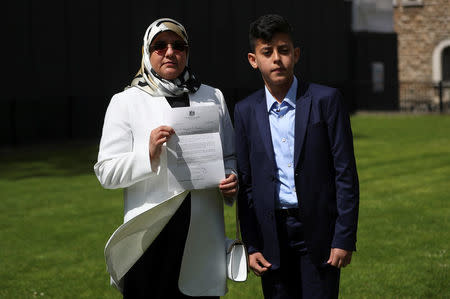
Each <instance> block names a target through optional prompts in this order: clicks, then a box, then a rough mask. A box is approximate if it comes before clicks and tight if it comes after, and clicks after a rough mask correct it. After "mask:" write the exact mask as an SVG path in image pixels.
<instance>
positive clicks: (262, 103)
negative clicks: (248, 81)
mask: <svg viewBox="0 0 450 299" xmlns="http://www.w3.org/2000/svg"><path fill="white" fill-rule="evenodd" d="M255 114H256V115H255V116H256V120H257V122H258V128H259V132H260V135H261V139H262V141H263V144H264V147H265V149H266V153H267V156H268V157H269V159H270V161H272V163H275V153H274V151H273V145H272V134H271V133H270V123H269V113H268V112H267V104H266V96H265V93H264V92H263V93H262V95H261V96H260V97H259V99H258V104H257V106H256V107H255ZM274 165H275V164H274Z"/></svg>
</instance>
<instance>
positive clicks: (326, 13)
mask: <svg viewBox="0 0 450 299" xmlns="http://www.w3.org/2000/svg"><path fill="white" fill-rule="evenodd" d="M348 3H349V2H344V1H335V0H324V1H295V0H279V1H269V0H260V1H256V0H249V1H242V0H230V1H210V0H198V1H184V0H173V1H162V0H154V1H148V0H131V1H120V0H109V1H107V0H92V1H75V0H47V1H37V0H17V1H14V2H12V1H8V2H6V4H5V7H6V14H5V17H6V20H7V27H6V28H7V30H6V31H5V34H4V36H5V37H6V39H7V41H8V42H7V43H6V44H7V45H9V46H8V47H7V48H6V49H5V50H6V51H4V52H5V54H4V55H5V57H11V59H8V60H7V61H6V62H7V63H6V65H5V66H4V68H5V70H7V73H8V74H11V75H10V76H7V77H8V78H7V79H5V81H3V83H2V86H3V87H4V93H3V95H2V96H1V98H0V101H1V103H0V108H1V109H2V112H1V114H0V115H3V116H4V117H1V118H0V126H1V127H0V130H1V131H0V136H2V137H4V138H0V144H15V143H19V144H20V143H30V142H39V141H41V140H49V139H50V140H51V139H52V138H53V139H64V138H98V137H99V135H100V132H101V126H102V124H103V116H104V112H105V109H106V106H107V105H108V103H109V100H110V98H111V96H112V95H113V94H115V93H117V92H120V91H122V90H123V88H124V87H125V86H127V85H128V84H129V83H130V82H131V80H132V78H133V77H134V75H135V74H136V72H137V71H138V69H139V67H140V62H141V46H142V37H143V34H144V32H145V30H146V28H147V26H148V25H149V24H150V23H151V22H153V21H154V20H156V19H157V18H160V17H170V18H174V19H176V20H178V21H180V22H181V23H183V25H185V27H186V29H187V31H188V34H189V37H190V53H189V65H190V66H191V68H192V69H193V71H194V73H196V74H197V76H198V77H199V78H200V79H201V81H202V82H204V83H206V84H209V85H212V86H215V87H218V88H220V89H221V90H222V91H223V93H224V94H225V96H226V99H227V102H228V105H229V108H230V111H231V112H232V111H233V106H234V103H235V102H236V101H238V100H240V99H242V98H243V97H245V96H246V95H248V94H249V93H250V92H252V91H254V90H256V89H258V88H261V87H262V80H261V78H260V75H259V72H258V71H255V70H253V69H252V68H251V67H250V65H249V64H248V61H247V53H248V50H249V46H248V28H249V24H250V22H251V21H253V20H255V19H256V18H257V17H258V16H260V15H262V14H266V13H279V14H282V15H284V16H286V17H287V18H288V20H289V21H290V22H291V23H292V25H293V27H294V37H295V43H296V45H298V46H300V48H301V57H300V62H299V64H298V65H297V67H296V73H297V75H299V76H300V77H301V78H302V79H305V80H309V81H315V82H319V83H325V84H329V85H333V86H336V87H339V88H341V89H343V90H345V89H348V90H351V88H348V86H349V84H350V83H349V82H351V80H352V79H353V78H354V77H355V76H357V75H360V74H362V72H361V71H360V70H359V69H356V68H354V67H352V61H351V59H350V57H351V55H350V53H352V48H351V47H352V45H355V44H357V46H358V47H359V48H358V49H359V50H358V51H357V53H356V52H355V53H356V55H355V56H356V57H358V55H363V56H364V55H365V54H367V53H365V52H364V51H362V49H364V41H362V42H359V43H357V42H355V39H352V40H350V38H349V37H350V36H351V33H350V26H349V24H350V18H351V15H350V13H349V11H350V10H349V6H348ZM352 43H353V44H352ZM367 49H368V48H367ZM367 55H369V54H367ZM388 55H389V54H388ZM361 59H365V58H364V57H362V58H361ZM348 94H350V93H348Z"/></svg>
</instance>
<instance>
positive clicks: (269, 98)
mask: <svg viewBox="0 0 450 299" xmlns="http://www.w3.org/2000/svg"><path fill="white" fill-rule="evenodd" d="M297 87H298V81H297V78H296V77H295V76H294V80H293V81H292V84H291V87H289V90H288V92H287V94H286V96H285V97H284V99H283V102H286V103H287V104H289V105H290V106H292V107H293V108H295V101H296V96H297ZM264 88H265V91H266V103H267V111H269V112H270V109H272V107H273V105H274V104H275V103H278V101H277V100H276V99H275V98H274V97H273V95H272V94H271V93H270V91H269V90H268V89H267V86H264Z"/></svg>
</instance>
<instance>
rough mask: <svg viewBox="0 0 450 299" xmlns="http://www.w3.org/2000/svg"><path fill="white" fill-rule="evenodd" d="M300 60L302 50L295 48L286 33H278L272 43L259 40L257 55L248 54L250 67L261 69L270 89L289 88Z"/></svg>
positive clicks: (256, 46)
mask: <svg viewBox="0 0 450 299" xmlns="http://www.w3.org/2000/svg"><path fill="white" fill-rule="evenodd" d="M299 58H300V49H299V48H294V45H293V44H292V40H291V38H290V36H289V34H286V33H276V34H275V35H274V36H273V38H272V40H271V41H270V42H266V41H264V40H262V39H257V40H256V43H255V53H248V61H249V63H250V65H251V66H252V67H253V68H254V69H259V71H260V72H261V75H262V77H263V80H264V82H265V84H266V85H267V86H268V87H269V88H289V87H290V85H291V83H292V80H293V78H294V66H295V64H296V63H297V61H298V59H299Z"/></svg>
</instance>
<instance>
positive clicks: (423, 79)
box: [394, 0, 450, 110]
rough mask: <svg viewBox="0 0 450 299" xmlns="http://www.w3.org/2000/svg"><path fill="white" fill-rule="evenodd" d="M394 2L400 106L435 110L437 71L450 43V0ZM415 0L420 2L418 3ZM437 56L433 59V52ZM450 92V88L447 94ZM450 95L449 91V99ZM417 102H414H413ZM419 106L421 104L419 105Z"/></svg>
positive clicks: (402, 0) (437, 91) (436, 102)
mask: <svg viewBox="0 0 450 299" xmlns="http://www.w3.org/2000/svg"><path fill="white" fill-rule="evenodd" d="M396 2H397V5H394V29H395V31H396V32H397V35H398V69H399V82H400V86H399V92H400V107H401V108H403V109H410V108H411V107H409V105H408V103H407V102H411V103H413V102H417V103H415V105H416V106H418V107H419V109H428V110H435V109H437V108H438V103H439V89H438V84H437V83H438V81H439V80H440V79H441V78H442V77H441V78H440V79H436V78H437V76H436V71H438V72H440V69H439V70H437V69H436V68H442V65H441V60H440V59H438V62H439V63H437V60H436V57H438V56H439V57H440V55H441V51H436V49H438V50H439V49H440V48H443V47H444V48H445V47H446V46H447V43H448V46H450V1H449V0H422V1H414V0H397V1H396ZM414 2H416V3H418V4H416V5H412V4H414ZM394 3H395V1H394ZM434 52H439V53H437V54H435V56H436V57H435V58H434V59H433V53H434ZM447 93H449V92H448V91H446V94H447ZM449 97H450V95H446V99H445V100H446V101H448V100H449ZM413 104H414V103H413ZM416 108H417V107H416Z"/></svg>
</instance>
